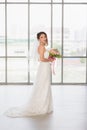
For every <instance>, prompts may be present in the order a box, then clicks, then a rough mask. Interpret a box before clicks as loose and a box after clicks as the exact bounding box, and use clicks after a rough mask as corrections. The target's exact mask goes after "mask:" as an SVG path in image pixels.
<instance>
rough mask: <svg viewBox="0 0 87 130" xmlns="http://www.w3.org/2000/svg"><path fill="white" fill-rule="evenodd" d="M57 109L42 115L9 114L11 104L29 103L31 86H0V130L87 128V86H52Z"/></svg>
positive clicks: (73, 129)
mask: <svg viewBox="0 0 87 130" xmlns="http://www.w3.org/2000/svg"><path fill="white" fill-rule="evenodd" d="M51 87H52V94H53V103H54V112H53V113H52V114H49V115H45V116H42V117H29V118H9V117H6V116H5V115H3V114H2V113H3V112H4V111H6V110H7V109H8V108H9V107H12V106H17V105H18V106H20V105H22V104H26V102H27V101H28V98H29V94H30V93H31V88H32V86H11V85H10V86H3V85H1V86H0V130H87V86H80V85H77V86H76V85H71V86H70V85H65V86H62V85H59V86H51Z"/></svg>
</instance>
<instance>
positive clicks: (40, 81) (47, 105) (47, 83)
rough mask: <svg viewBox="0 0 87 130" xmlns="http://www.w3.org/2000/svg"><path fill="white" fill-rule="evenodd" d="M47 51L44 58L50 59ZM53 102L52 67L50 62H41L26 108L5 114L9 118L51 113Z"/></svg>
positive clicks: (14, 108) (13, 109) (15, 109)
mask: <svg viewBox="0 0 87 130" xmlns="http://www.w3.org/2000/svg"><path fill="white" fill-rule="evenodd" d="M48 56H49V52H48V51H47V50H46V51H45V53H44V57H45V58H48ZM52 111H53V101H52V92H51V65H50V62H42V61H39V66H38V71H37V74H36V80H35V82H34V85H33V89H32V93H31V96H30V99H29V101H28V103H27V104H26V105H24V106H20V107H13V108H10V109H8V110H7V111H6V112H5V113H4V114H5V115H6V116H9V117H28V116H38V115H44V114H47V113H51V112H52Z"/></svg>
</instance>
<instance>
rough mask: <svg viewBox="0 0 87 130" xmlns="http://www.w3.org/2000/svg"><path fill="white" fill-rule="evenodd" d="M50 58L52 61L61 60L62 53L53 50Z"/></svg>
mask: <svg viewBox="0 0 87 130" xmlns="http://www.w3.org/2000/svg"><path fill="white" fill-rule="evenodd" d="M49 58H52V59H56V58H61V55H60V52H59V51H58V50H57V49H51V50H50V51H49Z"/></svg>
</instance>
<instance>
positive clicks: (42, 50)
mask: <svg viewBox="0 0 87 130" xmlns="http://www.w3.org/2000/svg"><path fill="white" fill-rule="evenodd" d="M38 52H39V54H40V61H43V62H52V61H53V59H47V58H44V52H45V47H43V46H39V48H38Z"/></svg>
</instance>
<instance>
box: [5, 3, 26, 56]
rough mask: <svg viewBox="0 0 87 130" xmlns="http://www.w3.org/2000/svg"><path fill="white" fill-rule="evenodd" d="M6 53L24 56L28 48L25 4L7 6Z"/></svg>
mask: <svg viewBox="0 0 87 130" xmlns="http://www.w3.org/2000/svg"><path fill="white" fill-rule="evenodd" d="M7 7H8V8H7V24H8V25H7V30H8V32H7V36H8V50H7V51H8V55H9V56H26V55H27V49H28V7H27V5H23V4H21V5H19V4H18V5H17V4H15V5H13V4H10V5H8V6H7Z"/></svg>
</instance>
